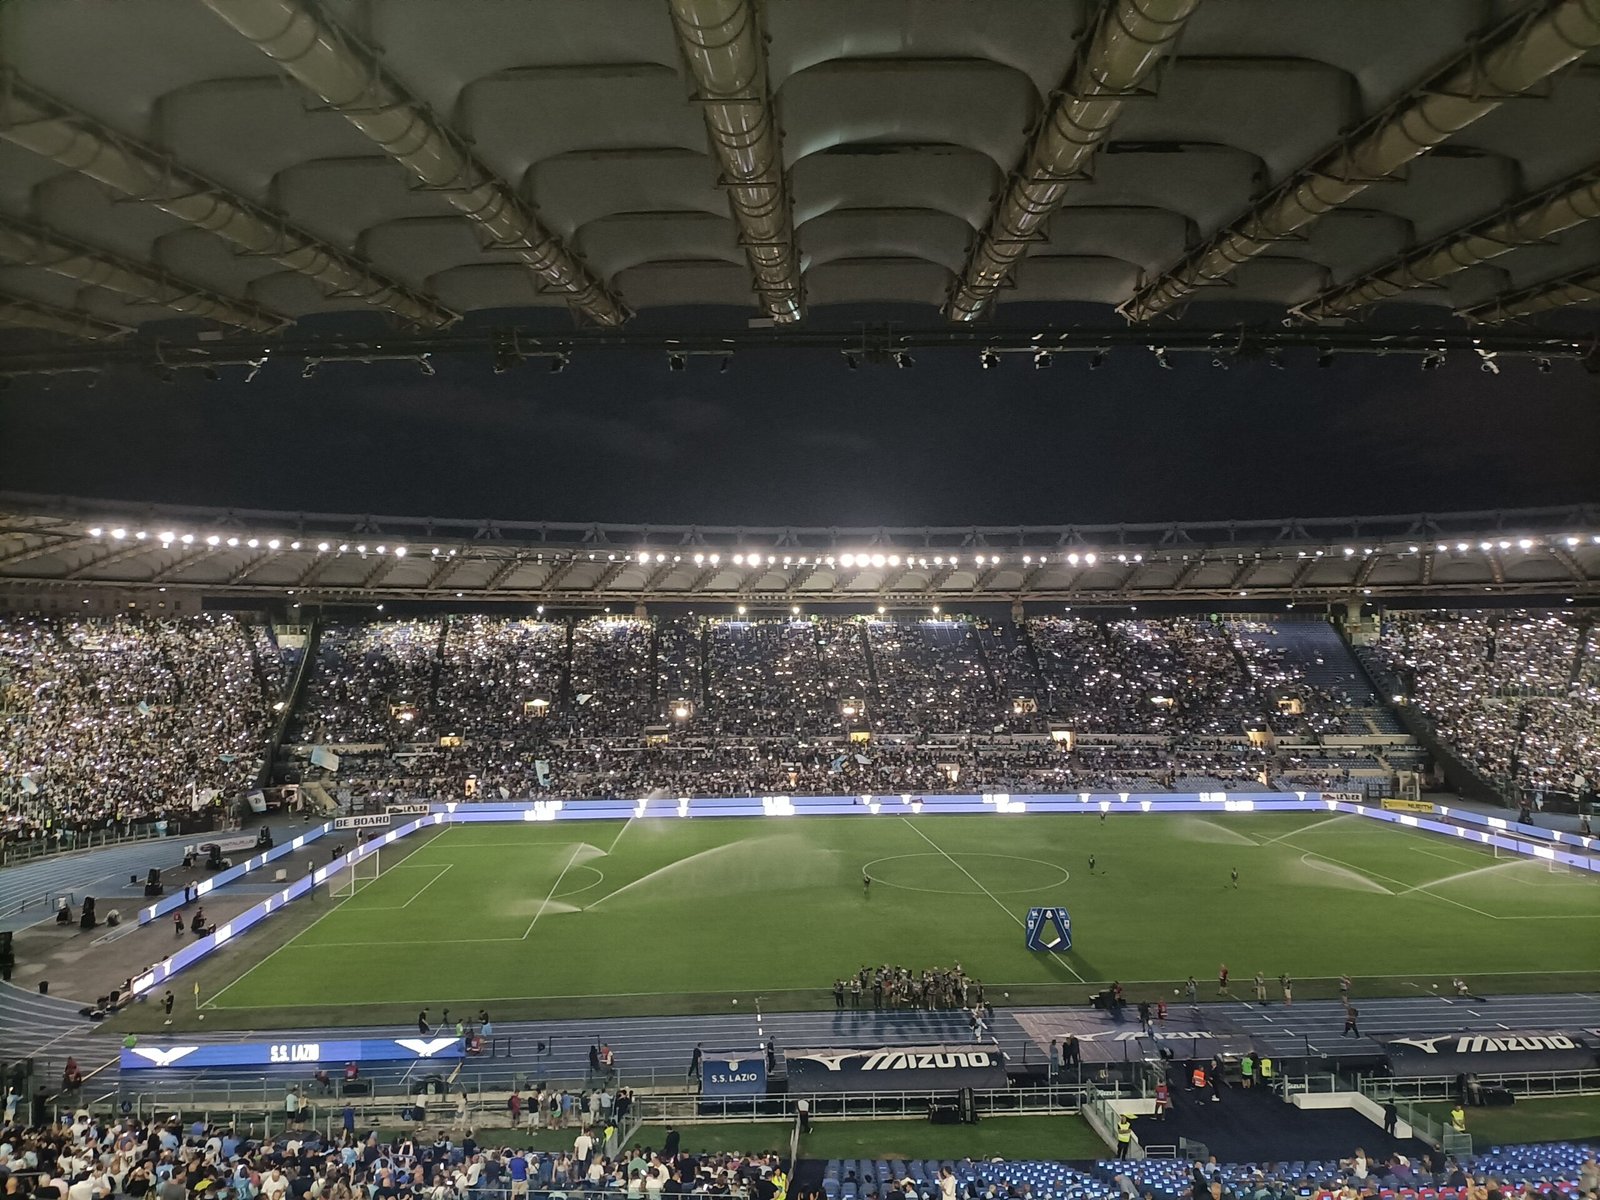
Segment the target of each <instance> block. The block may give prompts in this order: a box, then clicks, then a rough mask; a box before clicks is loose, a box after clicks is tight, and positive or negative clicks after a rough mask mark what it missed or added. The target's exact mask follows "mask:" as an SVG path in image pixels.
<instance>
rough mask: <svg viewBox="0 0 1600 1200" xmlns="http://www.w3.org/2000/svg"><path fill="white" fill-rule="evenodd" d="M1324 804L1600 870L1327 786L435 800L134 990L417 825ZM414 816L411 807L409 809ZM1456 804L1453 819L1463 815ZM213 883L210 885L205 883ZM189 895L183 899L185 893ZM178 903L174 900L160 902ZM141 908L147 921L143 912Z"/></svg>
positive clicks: (1580, 859) (255, 863)
mask: <svg viewBox="0 0 1600 1200" xmlns="http://www.w3.org/2000/svg"><path fill="white" fill-rule="evenodd" d="M1307 811H1326V812H1343V813H1350V814H1351V815H1354V816H1359V817H1366V818H1369V819H1371V820H1376V821H1384V822H1388V823H1390V824H1396V825H1402V826H1405V827H1407V828H1412V829H1425V830H1428V831H1429V832H1432V833H1438V834H1442V835H1445V836H1448V837H1459V838H1462V839H1466V840H1471V841H1473V842H1475V843H1477V844H1480V845H1489V846H1497V847H1499V848H1500V849H1502V850H1509V851H1511V852H1513V853H1516V854H1523V855H1527V856H1529V857H1531V858H1538V859H1545V860H1547V861H1553V862H1560V863H1563V864H1565V865H1567V866H1571V867H1575V868H1577V869H1579V870H1584V871H1591V872H1596V873H1600V859H1594V858H1591V857H1589V856H1588V855H1583V854H1573V853H1569V852H1567V851H1565V850H1557V849H1556V848H1554V847H1553V846H1550V845H1545V844H1540V843H1537V842H1534V841H1531V840H1529V839H1527V838H1523V837H1518V836H1516V835H1514V834H1512V833H1510V832H1505V833H1502V832H1500V831H1499V830H1496V829H1492V828H1483V829H1469V828H1467V827H1466V826H1463V825H1457V824H1447V823H1445V822H1444V821H1440V820H1435V819H1433V818H1432V816H1424V815H1421V814H1413V813H1397V812H1389V811H1387V810H1385V809H1382V808H1379V807H1377V806H1376V805H1369V804H1366V803H1364V802H1361V801H1359V800H1358V799H1357V798H1355V796H1354V794H1353V793H1336V792H1330V793H1323V792H1155V793H1137V792H1113V793H1096V792H1073V793H1067V794H1060V793H1055V794H1009V793H989V794H985V795H930V796H916V795H908V794H901V795H858V796H733V797H700V798H689V797H682V798H677V799H674V798H670V797H669V798H661V799H654V800H579V801H571V802H569V801H564V800H531V801H491V802H488V803H478V802H471V803H465V802H461V803H458V802H450V803H446V804H434V805H431V806H430V811H429V812H428V814H427V815H425V816H418V817H416V818H414V819H412V820H409V821H406V822H405V823H404V824H402V825H397V826H395V827H394V828H392V829H389V830H387V831H386V832H384V833H381V834H374V835H373V836H372V837H371V838H370V839H369V840H367V841H365V842H362V843H361V844H360V845H358V846H357V847H356V848H355V849H353V850H351V851H349V852H347V853H345V854H343V855H340V856H339V857H338V858H335V859H334V860H332V861H331V862H329V863H328V864H326V865H325V866H322V867H319V868H317V869H316V870H315V871H313V872H311V873H310V874H307V875H302V876H301V877H300V878H299V879H296V880H295V881H294V882H292V883H290V884H288V885H287V886H285V887H284V888H283V889H282V890H281V891H278V892H274V893H273V894H272V895H271V896H269V897H267V898H266V899H265V900H263V901H262V902H261V903H259V904H256V905H254V906H252V907H250V908H247V909H245V910H244V911H243V912H241V913H240V914H239V915H238V916H236V917H234V918H233V919H232V920H231V921H227V922H224V923H223V924H221V925H218V926H217V928H216V930H215V931H214V932H212V933H208V934H206V935H205V936H204V937H202V938H199V939H197V940H196V941H194V942H191V943H189V944H188V945H186V946H184V947H183V949H181V950H179V951H178V952H177V953H175V954H173V955H172V956H171V957H170V958H166V959H163V960H162V961H161V962H159V963H157V964H156V965H155V966H153V967H151V968H150V969H149V970H148V971H146V972H144V973H143V974H141V975H139V976H137V977H135V979H134V980H133V992H134V994H135V995H142V994H143V993H145V992H148V991H149V990H150V989H152V988H155V987H159V986H160V985H162V984H164V983H166V982H167V981H168V980H169V979H171V978H172V977H173V976H174V975H176V974H177V973H178V972H180V971H182V970H183V969H184V968H185V967H188V966H190V965H192V964H194V963H196V962H199V961H200V960H201V959H203V958H205V957H206V956H207V955H209V954H211V953H213V952H214V951H216V950H218V949H219V948H221V947H222V946H224V945H226V944H227V943H228V942H230V941H232V940H233V939H234V938H236V937H238V936H239V935H240V934H242V933H243V932H245V930H247V929H249V928H250V927H251V926H253V925H255V924H256V923H258V922H260V921H262V920H265V919H266V918H267V917H269V916H271V915H272V914H273V913H275V912H277V911H278V910H279V909H281V908H283V907H284V906H285V905H287V904H290V903H292V902H293V901H295V900H298V899H299V898H300V897H301V896H304V895H306V894H307V893H308V892H310V891H312V890H313V889H315V888H318V887H322V886H324V885H325V884H326V883H327V881H328V880H329V878H331V877H332V876H334V875H336V874H338V873H339V872H340V871H343V870H346V869H348V868H349V867H351V866H352V865H353V864H354V863H356V862H358V861H360V860H361V859H363V858H365V857H366V856H367V855H368V854H371V853H374V852H375V851H377V850H379V849H381V848H382V847H384V846H387V845H390V844H391V843H393V842H396V841H398V840H400V839H401V838H404V837H408V836H410V835H411V834H413V833H416V832H417V831H418V830H419V829H432V828H435V827H438V826H441V825H474V824H511V823H513V822H547V821H620V820H629V819H633V820H643V819H662V820H687V819H693V818H702V819H703V818H714V817H764V818H774V819H780V820H781V819H784V818H794V817H807V816H816V817H853V818H860V819H862V820H871V819H872V818H874V817H878V816H891V817H893V816H904V815H909V814H913V813H926V814H930V815H936V814H969V815H981V814H983V813H989V814H992V815H994V816H1006V815H1012V814H1027V813H1032V814H1035V815H1041V814H1052V813H1053V814H1058V815H1065V814H1072V813H1078V814H1096V813H1108V814H1109V813H1116V814H1119V815H1120V814H1135V813H1150V812H1154V813H1197V812H1203V813H1216V812H1307ZM407 815H409V814H407ZM1460 816H1461V814H1460V813H1458V812H1452V813H1451V814H1450V817H1451V819H1452V820H1454V819H1456V818H1458V817H1460ZM331 829H332V826H331V824H330V825H325V826H322V827H321V828H319V829H315V830H312V831H310V832H309V833H306V834H302V835H301V836H300V838H298V839H296V842H295V843H290V844H289V845H288V846H285V847H280V848H278V849H275V850H273V851H270V852H269V853H267V854H264V855H260V856H258V858H255V859H251V860H250V861H249V862H247V863H244V864H242V865H241V866H239V867H234V868H232V869H231V870H230V871H224V872H222V873H221V874H219V875H216V876H214V877H213V878H211V879H209V880H207V881H206V883H209V884H210V885H211V887H212V888H215V887H217V886H220V885H221V884H222V883H224V882H228V881H231V880H232V879H237V878H239V877H240V876H242V875H244V874H247V873H249V872H250V871H253V870H258V869H260V867H262V866H265V865H267V863H268V862H270V861H271V860H272V859H273V858H274V857H275V856H277V855H278V854H280V853H288V852H289V851H290V850H291V849H293V848H294V847H295V845H296V844H297V843H298V844H301V845H303V844H304V843H305V842H308V841H311V840H313V839H315V838H317V837H321V836H324V835H326V834H327V833H328V832H330V831H331ZM207 890H209V889H207ZM179 903H181V900H180V901H179ZM163 905H165V906H167V907H166V909H163V911H170V908H171V907H174V906H173V905H172V904H171V903H170V900H164V901H162V903H161V905H156V906H154V907H155V908H158V909H159V908H162V906H163ZM145 919H146V918H144V916H143V914H142V913H141V921H143V920H145Z"/></svg>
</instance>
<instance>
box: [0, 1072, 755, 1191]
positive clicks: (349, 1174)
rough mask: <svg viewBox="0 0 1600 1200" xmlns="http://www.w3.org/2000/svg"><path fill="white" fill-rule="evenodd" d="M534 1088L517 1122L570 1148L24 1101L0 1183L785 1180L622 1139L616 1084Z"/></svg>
mask: <svg viewBox="0 0 1600 1200" xmlns="http://www.w3.org/2000/svg"><path fill="white" fill-rule="evenodd" d="M545 1098H546V1097H545V1096H544V1095H542V1094H541V1095H539V1096H534V1095H532V1094H530V1096H529V1097H528V1101H529V1103H528V1104H527V1106H526V1113H527V1116H526V1120H525V1121H524V1119H523V1116H522V1113H523V1106H522V1105H520V1104H519V1105H518V1106H517V1110H516V1116H517V1118H518V1119H517V1121H516V1124H518V1125H522V1124H524V1123H525V1124H527V1125H529V1126H534V1127H539V1128H544V1129H549V1130H567V1131H570V1132H571V1134H572V1149H571V1151H561V1152H558V1153H550V1152H543V1151H535V1150H526V1149H521V1148H517V1147H511V1146H503V1145H501V1144H499V1139H497V1138H495V1137H494V1136H492V1135H489V1134H485V1135H484V1136H482V1137H479V1136H478V1135H476V1134H475V1133H474V1131H473V1130H472V1129H471V1128H464V1127H463V1126H462V1125H461V1123H460V1122H459V1121H458V1122H457V1124H456V1126H455V1127H454V1128H453V1129H450V1130H446V1129H443V1128H437V1129H434V1128H428V1127H422V1126H419V1127H417V1129H416V1132H415V1133H413V1134H402V1135H400V1136H398V1137H396V1138H395V1139H394V1140H392V1141H385V1142H380V1141H379V1140H378V1134H377V1132H376V1131H375V1130H371V1129H369V1128H366V1127H365V1123H363V1127H362V1128H359V1129H358V1128H357V1127H356V1124H355V1121H354V1114H353V1112H352V1111H351V1110H348V1109H347V1110H346V1117H345V1121H346V1126H345V1131H344V1132H343V1133H342V1134H341V1135H332V1134H329V1135H324V1134H322V1133H319V1132H318V1131H317V1130H316V1129H315V1128H312V1127H311V1125H310V1122H309V1120H308V1118H309V1114H310V1109H309V1108H306V1109H304V1111H302V1112H298V1113H291V1112H286V1114H285V1123H286V1124H287V1129H286V1130H285V1132H283V1133H281V1134H279V1135H277V1136H276V1137H272V1138H266V1139H260V1138H257V1137H256V1136H254V1134H253V1133H252V1134H248V1135H241V1133H240V1132H239V1129H238V1128H237V1127H235V1126H233V1125H208V1124H206V1123H205V1122H204V1121H201V1120H195V1121H193V1122H190V1123H185V1122H182V1121H180V1120H179V1119H178V1118H176V1117H174V1118H172V1119H171V1120H170V1121H168V1122H166V1123H164V1124H154V1123H152V1124H145V1123H142V1122H140V1121H139V1120H138V1119H136V1118H133V1117H122V1118H120V1119H118V1120H115V1121H103V1120H96V1119H94V1118H92V1117H91V1116H90V1115H89V1114H88V1113H87V1112H80V1113H79V1114H78V1115H77V1116H76V1117H74V1118H72V1119H71V1120H70V1121H67V1122H63V1123H61V1124H45V1123H44V1121H43V1118H42V1115H40V1114H34V1115H36V1116H40V1120H39V1121H38V1123H36V1124H33V1125H27V1124H24V1123H23V1122H22V1120H20V1119H19V1120H15V1121H9V1120H8V1121H6V1122H5V1123H4V1125H0V1189H3V1191H4V1194H5V1195H6V1196H8V1197H15V1198H17V1200H110V1198H111V1197H129V1198H131V1200H146V1198H148V1200H183V1198H184V1197H194V1196H201V1197H206V1196H223V1197H227V1198H229V1200H291V1198H292V1200H361V1198H364V1197H369V1196H377V1197H387V1198H394V1197H399V1196H405V1197H409V1198H411V1200H472V1198H474V1197H483V1196H505V1195H507V1194H509V1195H512V1196H522V1197H525V1196H527V1195H529V1194H530V1192H531V1193H533V1194H537V1195H544V1194H549V1195H562V1194H568V1193H570V1194H576V1195H582V1194H583V1193H585V1192H589V1193H602V1192H603V1193H607V1194H612V1195H616V1196H619V1197H620V1196H625V1195H626V1196H630V1197H635V1198H638V1197H644V1196H650V1197H656V1196H660V1195H663V1194H665V1193H668V1192H671V1193H684V1192H692V1193H695V1194H698V1195H717V1196H738V1197H742V1198H749V1200H773V1197H774V1196H775V1195H777V1194H779V1193H780V1191H781V1188H782V1185H783V1184H784V1183H785V1182H786V1176H785V1175H784V1174H783V1173H782V1164H781V1162H780V1160H779V1158H778V1156H777V1155H773V1154H756V1155H750V1154H741V1153H717V1154H686V1153H679V1150H678V1135H677V1134H676V1133H675V1132H671V1131H669V1132H668V1134H667V1135H666V1139H665V1141H664V1144H663V1145H662V1146H661V1147H660V1148H659V1149H652V1148H650V1147H648V1146H646V1147H623V1146H621V1145H620V1144H619V1143H620V1142H621V1134H620V1130H621V1129H623V1128H626V1122H627V1119H628V1118H627V1114H626V1112H623V1113H621V1114H619V1113H618V1112H617V1111H616V1108H617V1107H618V1106H620V1105H621V1104H622V1098H621V1096H620V1095H619V1096H618V1097H616V1098H615V1101H614V1103H613V1105H611V1106H609V1108H610V1111H609V1112H604V1111H598V1106H596V1108H597V1111H595V1112H594V1113H593V1115H591V1111H590V1108H589V1106H588V1105H589V1102H590V1101H592V1100H593V1099H594V1098H595V1097H592V1096H584V1097H582V1098H581V1099H582V1101H583V1105H582V1106H581V1107H580V1106H579V1105H578V1104H576V1103H574V1104H572V1106H571V1107H570V1108H567V1109H565V1110H564V1109H563V1108H562V1107H561V1100H562V1097H560V1096H559V1095H558V1096H556V1097H554V1099H555V1106H554V1107H553V1109H551V1108H547V1107H546V1106H545V1105H543V1104H540V1103H538V1101H540V1100H543V1099H545ZM567 1098H568V1099H569V1100H576V1099H578V1098H576V1097H570V1096H569V1097H567ZM518 1099H519V1100H520V1099H521V1097H520V1095H519V1097H518ZM9 1103H10V1098H9V1097H8V1104H9ZM287 1103H288V1105H289V1106H290V1108H294V1107H295V1106H296V1105H298V1104H299V1103H300V1097H299V1096H298V1095H297V1094H296V1093H294V1092H291V1093H290V1094H289V1096H288V1097H287ZM518 1140H520V1139H518Z"/></svg>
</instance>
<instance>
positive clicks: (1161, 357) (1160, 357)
mask: <svg viewBox="0 0 1600 1200" xmlns="http://www.w3.org/2000/svg"><path fill="white" fill-rule="evenodd" d="M1150 353H1152V354H1154V355H1155V356H1156V366H1158V367H1160V368H1161V369H1162V370H1163V371H1170V370H1172V363H1170V362H1169V361H1167V350H1166V347H1165V346H1151V347H1150Z"/></svg>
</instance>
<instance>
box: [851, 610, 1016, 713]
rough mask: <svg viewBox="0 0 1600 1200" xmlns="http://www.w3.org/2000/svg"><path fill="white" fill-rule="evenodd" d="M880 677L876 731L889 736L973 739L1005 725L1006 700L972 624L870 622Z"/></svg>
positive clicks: (868, 633)
mask: <svg viewBox="0 0 1600 1200" xmlns="http://www.w3.org/2000/svg"><path fill="white" fill-rule="evenodd" d="M866 636H867V641H868V645H869V646H870V648H871V653H872V665H873V670H874V673H875V674H876V676H877V684H878V686H877V689H876V694H877V705H876V707H875V709H874V710H873V726H874V728H876V729H879V730H882V731H883V732H886V733H968V732H973V731H984V732H987V731H988V730H990V729H992V728H993V727H994V726H995V725H996V724H998V723H999V722H1000V721H1001V714H1002V710H1003V705H1002V696H1001V695H1000V693H999V692H998V689H997V688H996V687H995V683H994V679H993V677H992V676H991V675H990V673H989V670H988V668H987V666H986V665H985V664H984V661H983V656H982V652H981V649H980V647H979V645H978V641H977V638H976V636H975V635H974V633H973V630H972V626H971V623H970V622H967V621H948V620H946V621H940V620H921V621H914V622H903V621H872V620H869V621H867V622H866Z"/></svg>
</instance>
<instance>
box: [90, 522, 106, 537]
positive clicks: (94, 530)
mask: <svg viewBox="0 0 1600 1200" xmlns="http://www.w3.org/2000/svg"><path fill="white" fill-rule="evenodd" d="M104 532H105V530H104V529H103V528H101V527H100V526H99V525H96V526H94V527H93V528H91V529H90V530H89V536H90V537H92V538H97V537H99V536H100V535H101V534H102V533H104Z"/></svg>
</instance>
